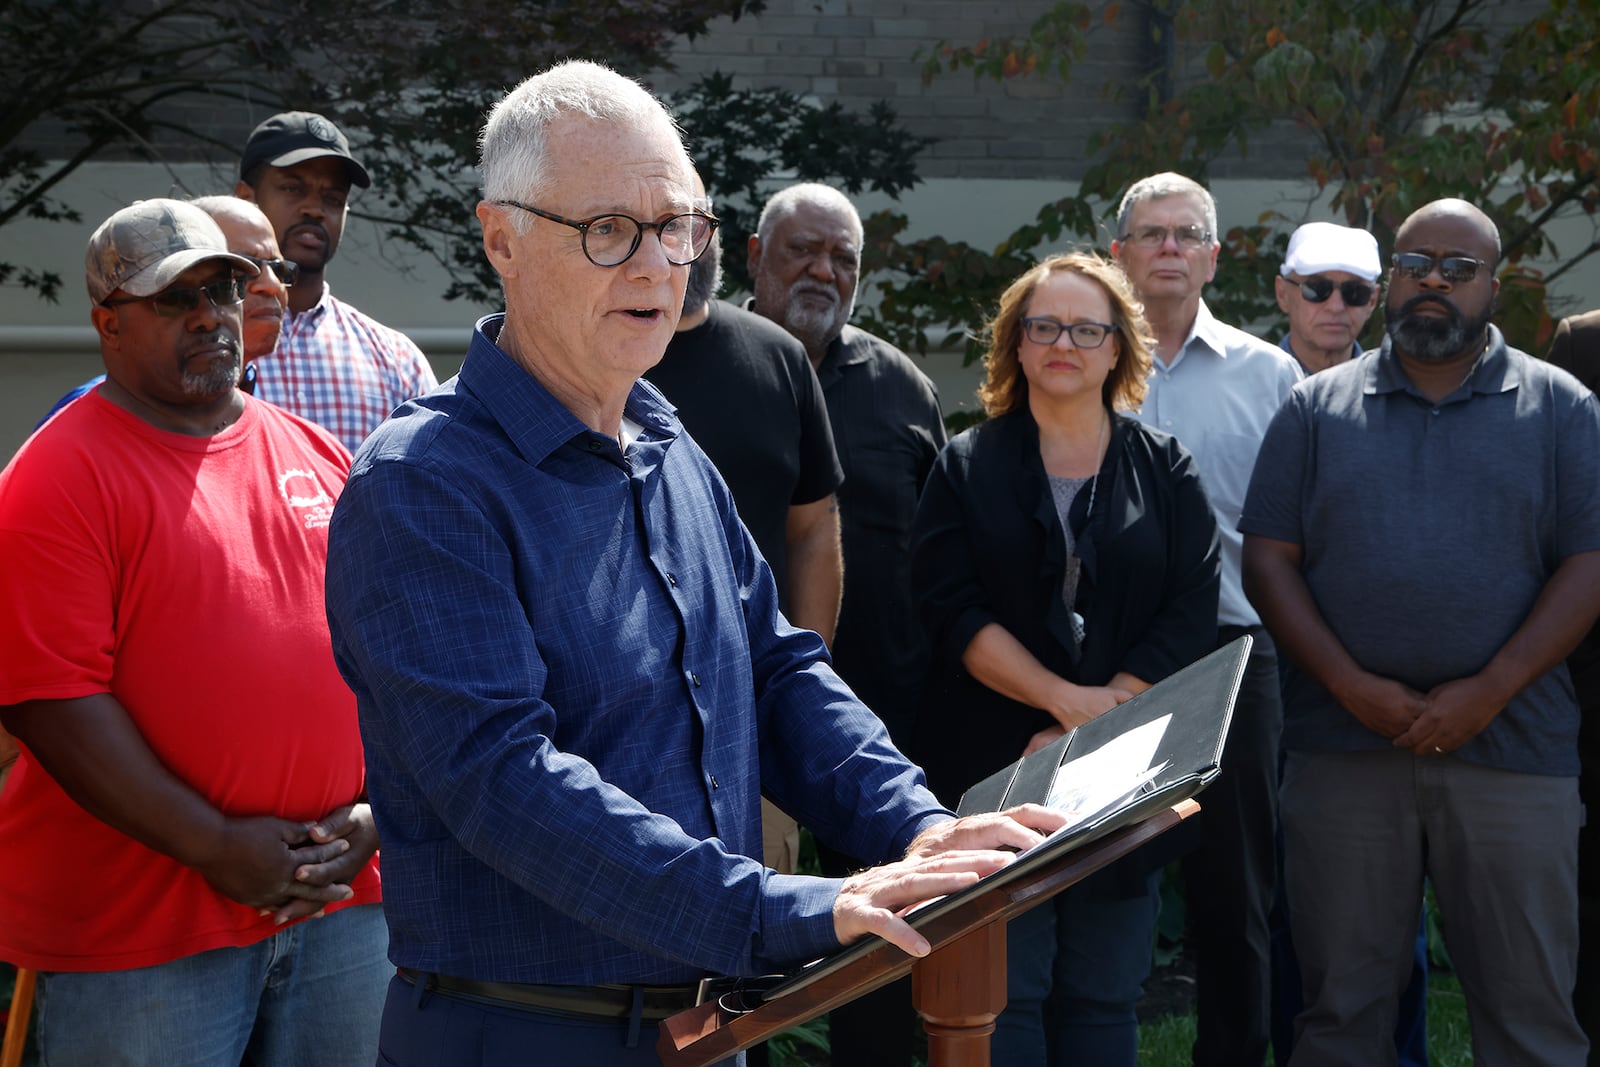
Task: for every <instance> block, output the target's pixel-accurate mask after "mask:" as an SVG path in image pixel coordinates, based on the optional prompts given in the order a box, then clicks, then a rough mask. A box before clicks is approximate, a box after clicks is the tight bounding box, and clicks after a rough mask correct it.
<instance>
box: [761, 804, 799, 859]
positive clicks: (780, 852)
mask: <svg viewBox="0 0 1600 1067" xmlns="http://www.w3.org/2000/svg"><path fill="white" fill-rule="evenodd" d="M761 861H762V862H763V863H765V864H766V865H767V866H768V867H771V868H772V869H773V870H775V871H777V872H778V873H779V874H793V873H794V870H795V867H796V866H797V865H798V864H799V862H800V824H799V823H797V822H795V821H794V820H793V819H791V818H789V816H787V815H785V814H784V813H783V811H782V810H781V809H779V808H777V807H775V806H774V805H773V804H771V803H770V802H769V801H768V800H767V799H766V798H765V797H762V798H761Z"/></svg>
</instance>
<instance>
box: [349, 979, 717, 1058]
mask: <svg viewBox="0 0 1600 1067" xmlns="http://www.w3.org/2000/svg"><path fill="white" fill-rule="evenodd" d="M658 1030H659V1027H658V1026H657V1024H655V1023H650V1022H646V1023H643V1024H641V1025H640V1026H639V1027H638V1029H637V1030H633V1029H632V1028H630V1026H629V1025H628V1023H627V1022H626V1021H622V1022H608V1021H604V1020H591V1019H574V1018H570V1017H567V1016H563V1015H553V1014H549V1013H546V1012H541V1011H536V1010H534V1009H532V1008H518V1007H515V1006H510V1005H500V1004H495V1003H490V1002H488V1001H484V1000H477V999H469V998H466V997H460V996H454V995H450V994H445V993H440V992H438V991H437V990H427V989H422V988H419V987H418V986H415V985H413V984H412V983H410V982H408V981H406V980H405V979H403V978H400V977H398V976H397V977H395V978H393V979H391V980H390V981H389V996H388V999H387V1000H386V1001H385V1002H384V1005H383V1022H382V1025H381V1026H380V1027H379V1031H378V1062H377V1067H439V1065H440V1064H455V1065H465V1064H474V1065H480V1067H499V1065H502V1064H503V1065H505V1067H574V1065H577V1067H659V1064H660V1063H661V1059H660V1057H659V1056H657V1055H656V1037H657V1034H658ZM722 1062H723V1063H724V1064H743V1063H744V1055H743V1053H741V1054H739V1055H737V1056H735V1057H733V1058H732V1059H728V1060H724V1061H722Z"/></svg>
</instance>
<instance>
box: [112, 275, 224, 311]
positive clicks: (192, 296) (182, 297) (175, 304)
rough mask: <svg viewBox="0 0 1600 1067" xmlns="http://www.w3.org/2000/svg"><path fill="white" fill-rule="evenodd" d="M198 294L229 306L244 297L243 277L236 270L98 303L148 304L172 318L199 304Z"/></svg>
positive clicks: (219, 304)
mask: <svg viewBox="0 0 1600 1067" xmlns="http://www.w3.org/2000/svg"><path fill="white" fill-rule="evenodd" d="M202 294H204V295H205V297H206V299H208V300H210V301H211V303H212V304H213V305H214V306H216V307H219V308H223V307H232V306H233V305H234V304H237V303H239V301H241V300H243V299H244V278H243V277H242V276H241V275H238V274H230V275H228V276H227V277H226V278H219V279H217V280H216V281H214V282H208V283H207V284H205V285H196V286H184V287H183V288H181V289H163V290H161V292H159V293H153V294H151V295H150V296H125V297H121V298H119V299H117V300H102V301H100V304H101V306H103V307H108V308H114V307H121V306H122V305H124V304H149V305H150V306H151V307H153V308H155V311H156V314H157V315H160V316H161V317H162V318H164V319H175V318H177V317H178V316H180V315H187V314H189V312H191V311H193V310H194V309H195V308H197V307H199V306H200V297H201V295H202Z"/></svg>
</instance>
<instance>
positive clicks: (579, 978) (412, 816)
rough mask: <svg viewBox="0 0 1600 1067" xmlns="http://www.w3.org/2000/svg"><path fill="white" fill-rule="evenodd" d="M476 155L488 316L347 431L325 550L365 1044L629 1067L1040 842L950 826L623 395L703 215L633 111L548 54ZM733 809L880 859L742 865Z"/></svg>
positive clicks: (618, 90) (677, 299) (664, 318)
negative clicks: (432, 380) (713, 1015)
mask: <svg viewBox="0 0 1600 1067" xmlns="http://www.w3.org/2000/svg"><path fill="white" fill-rule="evenodd" d="M482 150H483V158H482V168H483V183H484V200H483V202H482V203H480V204H479V205H478V219H479V222H480V223H481V224H482V228H483V246H484V251H485V253H486V254H487V255H488V257H489V261H490V263H492V264H493V266H494V268H495V270H496V271H497V272H498V273H499V275H500V278H501V280H502V282H503V285H504V290H505V301H506V310H505V313H504V314H503V315H491V316H488V317H486V318H484V319H483V320H481V321H480V322H479V323H478V326H477V328H476V330H475V331H474V332H473V336H472V341H471V347H470V348H469V350H468V353H467V357H466V361H465V362H464V363H463V365H462V368H461V373H460V374H459V375H458V376H457V377H456V378H455V379H453V380H451V381H449V382H447V383H445V384H444V385H442V386H441V387H440V388H439V389H437V390H435V391H434V392H432V393H430V394H428V395H427V396H424V397H421V398H419V399H417V400H414V401H411V402H408V403H407V404H405V405H403V406H402V407H401V408H400V410H399V411H398V412H397V413H396V415H395V417H393V418H391V419H390V420H389V421H388V422H386V423H385V424H384V425H383V426H381V427H380V428H379V429H378V430H377V431H376V432H375V433H374V434H373V435H372V436H371V437H370V438H368V440H367V442H366V443H365V444H364V445H363V446H362V448H361V452H360V455H359V458H358V459H357V461H356V465H355V468H354V470H353V472H352V477H351V480H350V482H349V484H348V486H347V488H346V491H345V493H344V495H343V497H341V499H340V503H339V507H338V508H337V510H336V512H335V514H334V518H333V525H332V528H331V532H330V537H331V559H330V565H329V570H328V614H329V622H330V627H331V629H332V631H333V635H334V650H335V655H336V656H337V658H338V660H339V663H340V665H341V667H342V668H343V670H344V672H345V677H346V679H347V680H348V681H349V682H350V684H351V687H352V688H353V689H354V690H355V692H356V699H357V706H358V709H359V713H360V718H361V726H362V737H363V740H364V741H365V743H366V751H367V758H368V761H369V768H370V778H369V781H370V794H371V797H372V803H373V809H374V811H375V813H376V815H377V820H378V828H379V830H380V832H381V833H382V834H383V837H384V881H385V884H384V890H385V897H386V901H385V913H386V914H387V916H388V919H389V928H390V932H391V938H392V940H391V952H390V955H391V958H392V959H393V960H394V962H395V963H396V964H397V965H398V966H399V968H400V973H399V975H398V976H397V977H396V978H395V980H394V982H393V983H392V984H391V987H390V993H389V999H388V1003H387V1005H386V1007H385V1010H384V1017H383V1032H382V1035H381V1038H380V1043H381V1053H382V1056H383V1057H384V1058H385V1062H392V1063H397V1064H437V1063H460V1062H465V1061H471V1062H476V1063H485V1064H498V1063H506V1064H510V1063H519V1064H520V1063H526V1062H528V1057H529V1056H530V1055H535V1056H537V1057H538V1058H539V1059H540V1060H541V1062H546V1063H581V1064H651V1063H655V1062H657V1057H656V1055H655V1051H654V1045H655V1041H656V1029H657V1026H656V1024H657V1021H658V1020H659V1019H661V1018H663V1017H665V1016H667V1015H670V1014H672V1013H674V1012H676V1011H678V1010H681V1009H683V1008H686V1007H688V1006H689V1005H690V1003H691V1002H692V999H693V990H694V986H695V984H696V982H697V980H698V979H700V978H701V977H702V976H704V975H706V974H707V973H708V972H713V973H722V974H744V975H747V974H755V973H760V972H762V971H764V970H766V969H768V968H772V967H776V966H786V965H790V964H794V963H798V962H800V961H803V960H805V959H808V958H811V957H814V956H817V955H819V954H821V953H826V952H828V951H831V950H833V949H835V948H837V947H838V946H839V945H841V944H843V943H845V942H849V941H852V940H855V939H857V938H859V937H862V936H864V935H866V934H868V933H877V934H881V935H883V936H885V937H887V938H888V939H889V940H891V941H892V942H894V943H896V944H898V945H900V946H901V947H903V948H904V949H906V950H907V951H908V952H911V953H914V954H922V953H925V952H927V951H928V945H927V942H926V940H925V939H924V938H922V936H921V935H919V934H917V933H916V932H915V931H914V930H912V929H911V927H910V926H909V925H907V924H906V923H905V921H904V920H903V919H901V918H899V917H898V915H897V912H898V911H899V910H900V909H902V908H904V907H905V906H906V905H908V904H910V903H912V902H914V901H917V900H922V899H925V898H927V897H929V896H931V895H935V894H939V893H946V892H950V891H952V890H954V889H956V888H959V887H960V886H963V885H967V884H970V883H971V882H972V881H973V880H974V879H975V878H976V877H977V876H978V875H979V874H981V873H984V872H987V871H991V870H994V869H997V868H998V867H999V866H1001V865H1003V864H1004V863H1005V862H1007V860H1008V858H1009V856H1008V854H1007V853H1006V852H1004V851H1001V850H998V849H997V848H996V846H1001V845H1006V844H1010V845H1027V844H1030V843H1033V842H1035V841H1037V840H1039V835H1038V834H1037V833H1036V832H1035V831H1034V830H1031V829H1028V828H1027V827H1025V826H1024V825H1023V824H1022V823H1021V822H1018V821H1016V820H1015V819H1013V818H1009V817H1006V816H990V817H984V818H980V819H977V820H964V821H961V822H955V821H952V817H951V814H950V813H949V812H948V811H946V810H945V809H944V808H943V807H942V806H941V805H940V804H939V803H938V801H937V800H935V799H934V798H933V796H932V794H930V793H929V792H928V791H927V790H926V789H925V788H924V787H923V785H922V783H921V773H920V772H919V771H918V770H917V768H916V767H914V766H913V765H911V764H910V763H908V762H907V761H906V760H905V759H904V758H903V757H902V756H901V755H900V754H899V753H898V752H897V751H895V749H894V748H893V746H892V745H890V744H889V741H888V737H887V735H886V734H885V733H884V732H883V731H882V729H881V728H880V727H879V726H878V725H877V722H876V720H874V719H873V718H872V717H871V715H870V713H869V712H868V711H867V710H866V708H864V707H862V706H861V704H860V703H859V702H858V701H857V700H856V699H855V698H854V697H853V696H852V695H851V694H850V692H849V690H848V689H846V688H845V687H844V686H843V684H842V683H840V682H839V680H838V678H837V676H836V675H835V674H834V673H833V671H832V670H831V669H830V668H829V667H828V665H827V658H826V654H825V651H824V648H823V645H822V642H821V640H820V639H819V638H818V637H817V636H816V635H815V634H813V633H811V632H809V631H802V630H797V629H795V628H792V627H790V626H789V625H788V624H787V623H785V622H784V620H783V618H782V616H781V615H780V614H779V612H778V610H777V607H776V603H777V594H776V587H775V586H774V584H773V581H772V577H771V574H770V572H769V571H768V569H767V567H766V565H765V563H763V562H762V560H761V558H760V555H759V553H758V552H757V551H756V549H755V547H754V544H753V542H752V541H751V539H750V537H749V535H748V534H747V533H746V532H745V530H744V528H743V526H741V525H740V523H739V520H738V516H737V515H736V514H735V512H734V508H733V504H732V500H731V498H730V497H729V494H728V491H727V489H726V487H725V486H724V485H723V482H722V479H721V478H720V477H718V475H717V473H716V470H715V468H713V467H712V465H711V463H710V461H709V460H707V459H706V457H705V454H704V453H703V452H701V451H700V449H699V448H698V447H697V446H696V445H695V444H694V442H693V440H692V439H691V438H689V437H688V436H687V435H685V434H684V433H683V432H682V427H681V426H680V425H679V423H678V420H677V418H676V416H675V415H674V414H673V411H672V409H671V407H670V406H668V405H667V404H666V402H665V401H664V400H663V398H662V396H661V394H660V393H659V392H657V391H656V390H655V388H654V387H653V386H651V385H649V384H648V383H643V382H640V381H639V380H638V379H639V376H640V375H641V374H642V373H643V372H644V371H645V370H647V369H648V368H649V367H651V366H652V365H653V364H654V363H655V362H656V361H657V360H658V359H660V358H661V354H662V352H663V351H664V350H665V349H666V346H667V342H668V341H669V340H670V339H671V337H672V333H673V327H674V326H675V325H676V323H677V321H678V316H679V313H680V310H681V308H682V306H683V297H684V288H685V282H686V279H687V276H688V271H689V267H688V265H689V264H690V263H691V262H692V261H693V260H694V258H695V257H696V256H698V255H699V254H700V253H702V252H703V251H704V250H705V247H706V244H707V243H708V241H709V238H710V231H711V227H712V226H713V225H714V220H712V219H711V218H710V217H708V216H707V215H705V214H703V213H701V212H699V211H697V210H696V206H695V196H694V182H693V177H692V173H691V169H690V163H689V158H688V155H687V154H686V153H685V151H684V148H683V144H682V141H681V139H680V135H679V133H678V131H677V129H676V128H675V126H674V124H673V122H672V119H671V117H670V116H669V115H668V114H667V112H666V110H665V109H664V108H663V107H662V106H661V104H660V103H659V102H658V101H657V100H656V99H655V98H654V97H652V96H650V94H649V93H647V92H646V91H645V90H644V89H643V88H641V87H640V86H639V85H637V84H636V83H634V82H632V81H629V80H628V79H626V78H623V77H621V76H620V75H617V74H615V73H613V72H611V71H609V70H607V69H605V68H603V67H599V66H596V65H594V64H591V63H577V62H574V63H565V64H562V65H560V66H557V67H554V68H552V69H551V70H549V71H546V72H544V73H542V74H539V75H536V76H534V77H532V78H530V79H528V80H527V81H525V82H523V83H522V84H521V85H520V86H518V87H517V88H516V89H514V90H512V91H511V92H510V93H509V94H508V95H507V96H506V98H505V99H504V100H502V101H501V102H500V103H499V104H498V105H496V106H495V108H494V109H493V110H492V112H491V113H490V115H489V120H488V123H487V125H486V127H485V129H484V131H483V137H482ZM763 792H766V793H768V794H769V795H771V796H772V797H774V798H775V799H776V800H777V801H778V802H780V803H782V804H784V805H786V806H792V807H793V809H794V810H796V811H798V812H801V813H803V814H804V816H805V817H806V819H807V821H808V822H810V823H811V824H812V825H813V826H814V827H815V828H816V829H817V832H818V833H819V834H820V835H822V836H823V837H825V838H829V839H831V840H833V841H834V843H835V844H837V845H840V846H841V847H844V848H848V849H850V850H852V851H853V852H855V854H857V855H863V856H869V857H872V858H875V859H882V858H885V857H890V856H894V857H899V856H905V857H906V858H905V859H902V860H897V861H895V862H892V863H890V864H888V865H887V866H884V867H880V868H877V869H874V870H869V871H866V872H863V873H861V874H858V875H854V876H852V877H850V878H847V879H843V880H842V881H833V880H825V879H819V878H807V877H798V876H793V875H779V874H776V873H774V872H773V871H771V870H768V869H767V868H765V867H764V866H763V865H762V863H761V862H760V860H758V859H755V858H754V857H756V856H759V855H760V854H761V853H760V847H761V838H760V827H761V822H760V804H759V801H760V797H761V794H762V793H763ZM1025 817H1026V819H1027V821H1028V822H1029V823H1030V824H1032V825H1035V826H1040V827H1046V828H1048V827H1051V826H1054V825H1059V822H1060V820H1059V817H1058V816H1056V815H1055V813H1052V812H1048V811H1045V810H1043V809H1031V810H1029V811H1027V812H1026V814H1025ZM952 848H971V849H975V851H968V852H961V853H956V854H950V853H949V850H950V849H952Z"/></svg>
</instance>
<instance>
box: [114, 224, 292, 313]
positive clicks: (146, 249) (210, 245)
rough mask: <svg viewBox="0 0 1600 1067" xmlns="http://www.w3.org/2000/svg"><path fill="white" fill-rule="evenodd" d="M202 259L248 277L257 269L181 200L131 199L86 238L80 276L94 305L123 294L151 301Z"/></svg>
mask: <svg viewBox="0 0 1600 1067" xmlns="http://www.w3.org/2000/svg"><path fill="white" fill-rule="evenodd" d="M208 259H221V260H226V261H227V262H228V264H229V265H230V266H232V267H234V268H235V269H237V270H238V271H240V272H241V273H243V274H246V275H249V276H250V277H254V276H255V275H257V274H259V273H260V272H261V268H260V267H257V266H256V265H255V264H254V263H252V262H250V261H249V260H248V259H245V258H244V257H243V256H236V255H234V254H233V253H232V252H229V251H228V240H227V238H225V237H223V236H222V230H221V229H220V228H219V227H218V226H217V224H216V222H215V221H214V220H213V219H212V218H211V216H210V215H207V214H206V213H205V212H204V211H202V210H200V209H199V208H197V207H195V206H194V205H193V204H189V203H185V202H184V201H182V200H162V199H157V200H136V201H134V202H133V203H132V204H129V205H128V206H127V207H125V208H123V209H122V210H121V211H119V212H117V213H116V214H115V215H112V216H111V217H110V218H109V219H106V221H104V222H102V223H101V224H100V226H99V228H98V229H96V230H95V231H94V234H93V235H92V236H90V238H89V251H88V254H87V255H86V256H85V265H84V273H85V276H86V281H87V282H88V286H89V299H90V300H92V301H94V302H95V303H96V304H98V303H101V302H102V301H104V300H105V298H106V297H108V296H110V295H111V294H112V293H114V292H116V291H117V290H118V289H121V290H123V291H124V292H126V293H128V294H129V295H130V296H153V295H155V294H156V293H159V292H161V290H163V289H165V288H166V287H167V286H169V285H171V284H172V283H173V282H174V281H176V280H177V278H178V275H180V274H182V273H183V272H184V271H186V270H188V269H189V268H190V267H192V266H194V265H195V264H196V263H201V262H204V261H205V260H208Z"/></svg>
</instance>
